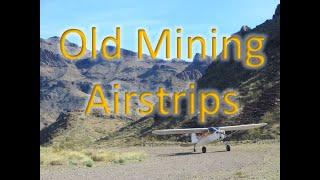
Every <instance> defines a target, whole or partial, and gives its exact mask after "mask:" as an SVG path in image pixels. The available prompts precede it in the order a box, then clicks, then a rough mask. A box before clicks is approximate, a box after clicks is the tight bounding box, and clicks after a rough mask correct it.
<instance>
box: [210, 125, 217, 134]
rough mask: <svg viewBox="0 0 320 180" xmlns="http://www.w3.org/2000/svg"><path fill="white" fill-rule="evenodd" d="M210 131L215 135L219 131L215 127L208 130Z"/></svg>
mask: <svg viewBox="0 0 320 180" xmlns="http://www.w3.org/2000/svg"><path fill="white" fill-rule="evenodd" d="M208 130H209V133H211V134H212V133H215V132H216V131H217V129H216V128H215V127H210V128H208Z"/></svg>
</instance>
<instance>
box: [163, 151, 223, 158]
mask: <svg viewBox="0 0 320 180" xmlns="http://www.w3.org/2000/svg"><path fill="white" fill-rule="evenodd" d="M220 152H227V151H211V152H206V153H220ZM198 154H203V153H202V152H179V153H172V154H160V155H158V156H160V157H170V156H187V155H198Z"/></svg>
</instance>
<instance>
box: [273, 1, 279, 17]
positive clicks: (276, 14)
mask: <svg viewBox="0 0 320 180" xmlns="http://www.w3.org/2000/svg"><path fill="white" fill-rule="evenodd" d="M279 17H280V4H278V6H277V8H276V11H275V12H274V15H273V17H272V19H276V18H279Z"/></svg>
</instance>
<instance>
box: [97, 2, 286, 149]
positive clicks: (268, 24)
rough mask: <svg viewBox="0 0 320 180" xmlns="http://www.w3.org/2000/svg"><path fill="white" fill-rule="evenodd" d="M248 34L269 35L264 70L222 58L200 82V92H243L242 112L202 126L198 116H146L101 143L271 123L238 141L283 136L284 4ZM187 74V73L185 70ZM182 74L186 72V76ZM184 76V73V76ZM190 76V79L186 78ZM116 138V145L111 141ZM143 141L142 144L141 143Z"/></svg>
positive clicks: (243, 30)
mask: <svg viewBox="0 0 320 180" xmlns="http://www.w3.org/2000/svg"><path fill="white" fill-rule="evenodd" d="M248 33H262V34H266V35H267V38H268V39H267V43H266V44H265V49H264V53H265V55H266V56H267V60H268V61H267V63H266V65H265V67H264V68H262V69H260V70H249V69H245V68H244V67H243V66H242V65H241V64H240V63H238V62H237V61H234V60H233V59H230V62H227V63H225V62H221V61H220V60H219V59H218V61H215V62H214V63H211V64H210V65H209V67H208V68H207V70H206V71H205V73H204V75H203V76H202V77H201V78H200V79H199V80H198V81H197V84H198V87H199V88H200V89H208V88H215V89H219V90H223V89H225V88H234V89H237V90H238V91H239V93H240V98H239V103H240V105H241V113H240V114H239V115H238V116H236V117H233V118H226V117H223V116H222V117H215V118H208V119H207V124H205V125H199V124H198V123H197V122H198V117H196V116H195V117H192V118H190V117H188V116H186V115H183V114H181V115H180V116H178V117H159V116H153V117H145V118H141V119H140V120H138V121H136V122H133V123H131V124H129V125H127V126H124V127H122V128H121V129H120V130H119V131H117V132H115V133H113V134H111V135H108V136H106V138H105V139H103V138H102V139H100V141H99V142H105V143H111V144H112V142H118V143H119V142H122V141H126V143H129V142H137V141H135V140H137V139H139V140H141V139H144V140H155V139H157V140H159V139H171V140H178V141H184V140H186V139H188V138H189V137H186V136H178V137H177V136H153V135H152V134H151V131H152V130H155V129H163V128H165V129H167V128H190V127H204V126H205V127H209V126H224V125H236V124H246V123H259V122H267V123H268V126H266V127H264V128H260V129H253V130H250V131H244V132H240V133H236V134H235V135H234V136H232V138H234V139H255V138H262V139H269V138H279V136H280V5H278V7H277V8H276V11H275V14H274V15H273V17H272V19H270V20H266V21H265V22H264V23H262V24H260V25H258V26H256V27H255V28H253V29H250V28H249V27H247V26H243V27H242V28H241V30H240V31H239V32H237V33H236V34H238V35H240V36H244V35H246V34H248ZM183 72H186V70H185V71H183ZM183 72H182V73H183ZM182 73H180V74H182ZM186 74H187V73H186ZM186 77H188V76H186ZM110 139H112V142H111V141H109V140H110ZM138 142H140V141H138Z"/></svg>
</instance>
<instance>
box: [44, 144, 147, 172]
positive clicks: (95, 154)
mask: <svg viewBox="0 0 320 180" xmlns="http://www.w3.org/2000/svg"><path fill="white" fill-rule="evenodd" d="M145 157H146V155H145V153H144V152H113V151H107V150H95V149H83V150H69V149H58V148H55V147H40V165H44V166H45V165H52V166H55V165H76V166H87V167H92V166H94V165H99V164H106V163H119V164H123V163H126V162H132V161H136V162H138V161H142V160H143V159H144V158H145Z"/></svg>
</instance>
